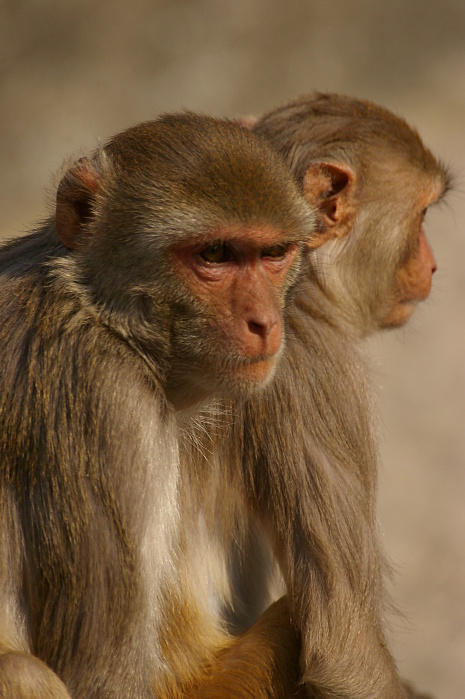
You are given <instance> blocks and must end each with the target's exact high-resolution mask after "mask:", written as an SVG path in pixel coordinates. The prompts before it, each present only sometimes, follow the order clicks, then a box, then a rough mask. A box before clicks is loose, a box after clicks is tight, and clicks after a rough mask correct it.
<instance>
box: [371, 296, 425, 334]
mask: <svg viewBox="0 0 465 699" xmlns="http://www.w3.org/2000/svg"><path fill="white" fill-rule="evenodd" d="M417 306H418V303H417V302H415V301H404V302H401V303H397V304H396V305H395V306H394V308H392V309H391V310H390V311H389V313H388V314H387V316H385V318H383V320H382V321H381V324H380V327H381V328H385V329H386V330H389V329H390V328H392V329H394V328H401V327H402V326H403V325H405V324H406V323H407V321H408V320H410V318H411V317H412V315H413V314H414V313H415V310H416V308H417Z"/></svg>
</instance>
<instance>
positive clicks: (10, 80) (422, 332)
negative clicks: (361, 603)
mask: <svg viewBox="0 0 465 699" xmlns="http://www.w3.org/2000/svg"><path fill="white" fill-rule="evenodd" d="M313 89H319V90H332V91H339V92H345V93H348V94H354V95H357V96H360V97H365V98H369V99H373V100H375V101H378V102H381V103H382V104H384V105H385V106H387V107H389V108H391V109H392V110H394V111H396V112H398V113H400V114H402V115H404V116H405V117H406V118H407V119H408V120H409V121H410V122H411V123H413V124H414V125H415V126H417V128H418V129H419V131H420V133H421V134H422V135H423V137H424V139H425V141H426V142H427V143H428V145H429V146H430V147H431V148H432V149H433V151H434V152H435V153H436V154H437V155H439V156H440V157H441V158H443V159H444V160H445V161H446V162H447V163H448V164H450V166H451V168H452V170H453V172H454V173H455V174H456V176H457V179H456V186H457V189H456V192H455V193H454V194H453V195H452V196H450V198H449V200H448V205H445V206H442V207H441V208H440V209H439V210H438V211H435V212H431V214H430V215H429V216H428V224H427V233H428V235H429V238H430V241H431V242H432V244H433V246H434V248H435V250H436V254H437V259H438V264H439V271H438V272H437V275H436V278H435V285H434V286H435V288H434V290H433V294H432V297H431V299H430V301H429V302H428V303H427V305H426V306H425V307H423V308H422V309H421V310H420V311H419V312H418V313H417V315H416V317H415V319H414V322H413V324H411V326H410V327H409V328H408V329H407V330H406V331H404V332H402V333H401V334H396V335H394V334H392V335H384V336H382V337H380V338H377V339H376V341H375V342H373V356H374V372H373V373H374V380H375V384H376V386H377V389H378V395H379V406H380V414H381V421H382V435H383V468H382V473H381V488H380V518H381V525H382V529H383V532H384V539H385V544H386V547H387V549H388V551H389V554H390V556H391V558H392V559H393V560H394V561H395V563H396V568H397V573H396V578H395V582H394V584H393V594H394V598H395V600H396V602H397V604H398V605H399V607H400V608H401V609H402V610H403V612H404V613H405V618H403V619H400V618H395V619H394V620H393V622H392V633H393V638H394V647H395V652H396V656H397V658H398V660H399V663H400V665H401V668H402V671H403V672H404V673H405V674H407V675H409V676H410V677H411V678H413V679H414V680H415V681H416V682H417V683H418V685H420V686H422V687H423V688H428V689H429V690H431V691H434V692H435V693H437V696H438V697H439V698H440V699H441V698H442V699H459V698H460V697H462V696H464V694H465V605H464V602H465V541H464V539H465V502H464V501H465V463H464V462H465V429H464V427H465V424H464V422H465V421H464V409H465V361H464V360H465V314H464V293H465V237H464V235H463V232H464V224H463V223H462V221H463V220H464V216H465V201H464V195H463V193H464V178H463V174H462V173H463V169H464V164H465V140H464V136H463V132H464V126H465V3H464V2H463V0H438V1H437V2H434V1H433V0H380V1H378V2H377V1H376V0H353V2H347V0H332V2H328V1H327V0H286V2H284V1H281V2H280V1H279V0H234V2H233V1H231V2H228V1H227V0H166V1H163V0H156V1H154V2H150V1H149V0H132V1H131V2H130V3H129V2H122V0H111V1H109V0H100V1H99V2H93V1H91V0H81V1H79V0H66V1H63V0H41V1H39V0H29V1H27V0H0V124H1V131H0V158H1V165H2V166H1V172H0V235H1V236H3V237H5V236H12V235H16V234H18V233H22V232H23V231H25V230H27V228H28V227H29V226H31V225H32V223H33V222H35V221H37V219H39V218H41V217H42V216H43V215H44V213H45V210H46V209H45V197H44V190H45V188H46V187H47V185H48V183H49V181H50V175H51V173H53V172H54V171H56V169H57V168H58V167H59V165H60V164H61V162H62V160H63V158H64V157H65V156H67V155H69V154H71V153H75V154H80V153H81V152H82V150H83V149H85V148H89V147H93V146H94V145H95V144H96V142H97V141H98V140H99V139H102V140H104V139H106V138H107V137H108V136H110V135H111V134H112V133H113V132H115V131H117V130H119V129H120V128H122V127H125V126H128V125H130V124H132V123H134V122H137V121H141V120H143V119H147V118H151V117H153V116H155V115H156V114H158V113H159V112H163V111H172V110H178V109H180V108H183V107H188V108H190V109H194V110H199V111H203V112H208V113H212V114H215V115H228V116H232V115H236V114H246V113H260V112H261V111H263V110H265V109H268V108H271V107H273V106H275V105H277V104H279V103H281V102H283V101H285V100H287V99H289V98H292V97H295V96H297V95H299V94H301V93H304V92H309V91H311V90H313Z"/></svg>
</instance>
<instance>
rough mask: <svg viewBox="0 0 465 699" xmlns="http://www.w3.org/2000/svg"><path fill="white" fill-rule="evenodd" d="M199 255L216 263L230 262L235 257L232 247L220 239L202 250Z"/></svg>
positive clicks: (206, 260)
mask: <svg viewBox="0 0 465 699" xmlns="http://www.w3.org/2000/svg"><path fill="white" fill-rule="evenodd" d="M199 255H200V257H201V258H202V260H205V262H209V263H210V264H215V265H218V264H222V263H224V262H230V261H231V260H232V259H234V254H233V251H232V250H231V248H230V247H229V246H228V245H226V243H223V242H221V241H220V240H219V241H218V242H215V243H212V244H211V245H209V246H208V247H206V248H204V249H203V250H201V251H200V252H199Z"/></svg>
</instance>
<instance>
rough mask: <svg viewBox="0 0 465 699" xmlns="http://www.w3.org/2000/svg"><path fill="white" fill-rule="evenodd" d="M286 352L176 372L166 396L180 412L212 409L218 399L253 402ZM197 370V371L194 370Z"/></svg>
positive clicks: (171, 378) (170, 381)
mask: <svg viewBox="0 0 465 699" xmlns="http://www.w3.org/2000/svg"><path fill="white" fill-rule="evenodd" d="M281 351H282V350H279V351H278V352H277V353H276V354H274V355H272V356H260V357H256V358H253V359H251V358H247V359H244V358H235V359H232V360H230V361H227V362H224V363H223V362H221V363H218V364H217V363H215V362H213V363H211V364H209V365H208V366H207V367H205V366H204V367H203V368H201V367H200V366H198V365H195V364H194V363H193V364H192V366H191V367H190V370H189V369H188V368H187V366H183V369H182V371H179V367H178V371H176V372H174V373H173V374H171V376H170V377H169V380H168V382H167V384H166V386H165V392H166V396H167V398H168V401H169V402H170V403H171V405H172V406H173V408H174V409H175V410H176V411H182V412H185V411H188V412H190V411H191V410H192V409H194V410H196V409H197V408H198V407H202V408H205V407H208V405H209V404H210V403H212V404H213V403H215V402H216V401H217V400H218V399H220V400H222V399H226V400H230V399H236V398H242V399H244V398H249V397H250V396H252V395H253V394H254V393H257V392H258V391H260V390H261V389H262V388H264V387H265V386H266V385H267V384H268V383H269V382H270V381H271V380H272V378H273V376H274V374H275V371H276V367H277V365H278V358H279V356H280V354H281ZM193 369H196V370H193Z"/></svg>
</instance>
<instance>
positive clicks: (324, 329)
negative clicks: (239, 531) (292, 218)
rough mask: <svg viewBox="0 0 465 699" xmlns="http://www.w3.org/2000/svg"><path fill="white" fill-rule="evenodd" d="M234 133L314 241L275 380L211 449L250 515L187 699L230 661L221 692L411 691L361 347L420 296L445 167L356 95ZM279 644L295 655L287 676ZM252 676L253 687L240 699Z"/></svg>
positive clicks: (382, 696) (205, 690)
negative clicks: (303, 210)
mask: <svg viewBox="0 0 465 699" xmlns="http://www.w3.org/2000/svg"><path fill="white" fill-rule="evenodd" d="M246 126H248V127H249V128H252V129H253V130H254V132H255V133H258V134H259V135H260V136H263V137H265V138H266V139H268V140H269V141H270V143H271V144H272V145H273V147H274V148H276V150H277V151H278V152H279V153H280V154H281V155H282V156H283V157H284V159H285V161H286V162H287V164H288V165H289V167H290V169H291V171H292V173H293V174H294V176H295V178H296V180H297V183H298V185H299V187H300V189H301V191H302V193H303V195H304V197H305V198H306V200H307V201H308V202H309V203H310V204H312V205H313V206H314V207H315V208H316V210H317V220H318V224H317V226H318V228H319V230H320V233H321V235H320V238H319V243H320V245H319V247H314V248H313V249H311V250H309V251H308V253H307V254H306V258H305V270H306V271H305V273H304V274H303V276H302V277H301V279H300V280H299V282H298V285H297V287H296V291H295V293H294V295H293V297H292V300H291V303H290V304H289V305H288V306H287V308H286V311H285V317H286V321H287V344H286V349H285V352H284V356H283V358H282V359H281V362H280V364H279V366H278V369H277V372H276V375H275V377H274V380H273V382H271V383H270V384H269V385H268V386H267V387H265V389H264V391H262V392H260V393H259V394H256V395H254V396H252V397H250V399H247V400H246V401H245V403H243V404H241V405H236V406H235V409H234V410H233V411H232V414H233V421H232V422H233V425H232V430H231V434H230V436H229V437H228V439H224V438H223V440H222V443H221V445H220V448H219V449H218V455H217V458H218V459H219V460H220V461H221V460H222V461H223V462H224V463H229V462H230V463H233V464H235V467H234V468H236V469H240V468H242V470H243V474H244V476H243V477H244V479H245V483H246V486H245V492H246V493H249V504H248V510H249V511H251V512H253V513H254V518H255V521H254V522H252V528H251V530H250V531H251V534H250V541H249V542H247V536H244V538H243V540H242V543H241V547H240V550H239V552H237V551H236V552H235V555H233V556H232V558H231V560H232V563H231V567H232V569H233V570H232V573H231V572H230V575H231V576H232V578H235V577H237V578H238V580H239V582H238V584H237V588H236V592H235V595H234V594H233V600H232V605H233V609H232V611H231V610H229V612H228V614H229V616H228V620H229V622H230V624H231V627H232V628H233V630H234V632H235V633H236V635H237V638H236V642H235V644H234V645H233V646H232V647H231V648H229V649H227V650H226V651H225V652H224V653H223V654H222V655H221V656H220V657H219V658H218V662H217V665H216V667H214V669H213V670H212V672H211V674H210V677H209V680H208V682H206V683H205V685H203V686H201V687H200V688H199V689H198V691H197V693H196V694H195V699H201V698H202V699H204V698H206V697H209V698H210V699H211V698H212V697H223V696H224V697H226V696H228V693H227V691H225V687H228V686H229V685H228V682H229V681H230V680H229V677H228V675H227V670H228V668H229V666H230V665H231V664H232V663H234V668H235V682H236V685H237V684H240V683H241V679H242V677H243V676H244V679H243V681H242V685H241V687H242V694H241V690H240V689H238V688H237V686H236V685H234V688H235V692H236V693H235V694H234V696H241V697H242V696H255V697H262V696H263V697H268V696H273V697H282V698H283V699H284V697H290V696H294V694H296V695H297V693H300V692H303V696H309V697H312V698H315V699H322V698H327V699H329V698H331V699H333V698H335V697H341V698H342V697H344V699H371V698H372V697H378V698H379V699H401V698H402V697H407V696H409V697H419V696H422V697H424V696H425V695H419V694H418V693H416V692H415V690H413V689H412V688H411V687H410V686H409V685H408V684H407V683H406V682H403V681H402V680H401V679H400V678H399V675H398V672H397V669H396V665H395V661H394V659H393V657H392V655H391V653H390V651H389V648H388V644H387V641H386V634H385V629H384V621H383V617H384V614H385V609H386V607H387V604H388V600H387V595H386V592H385V585H384V578H385V576H386V575H387V574H388V566H387V564H386V561H385V558H384V554H383V551H382V548H381V546H380V543H379V537H378V532H377V522H376V487H377V462H378V453H377V440H376V429H375V424H374V417H373V415H374V409H373V406H372V399H371V392H370V387H369V381H368V378H367V371H366V361H365V359H364V354H363V346H362V342H363V339H364V338H366V337H367V336H369V335H371V334H373V333H374V332H378V331H383V330H387V329H391V328H396V327H401V326H403V325H404V324H405V323H406V322H407V321H408V320H409V318H410V317H411V316H412V314H413V313H414V311H415V309H416V307H417V305H418V303H420V302H421V301H423V300H425V299H426V298H427V296H428V295H429V292H430V289H431V283H432V276H433V274H434V272H435V271H436V261H435V258H434V254H433V252H432V249H431V248H430V246H429V243H428V241H427V239H426V235H425V232H424V223H423V222H424V218H425V215H426V211H427V209H428V208H429V207H430V206H432V205H434V204H435V203H436V202H438V201H440V200H442V198H443V197H444V196H445V194H446V193H447V191H448V190H449V189H450V187H451V175H450V173H449V172H448V170H447V168H446V167H445V166H444V165H443V164H442V163H440V162H439V161H438V160H437V159H436V158H435V157H434V156H433V155H432V153H431V152H430V151H429V150H428V149H427V148H426V147H425V146H424V145H423V143H422V141H421V139H420V137H419V135H418V134H417V132H416V131H415V130H413V129H412V128H411V127H410V126H408V124H407V123H406V122H405V121H404V120H403V119H401V118H399V117H397V116H395V115H393V114H392V113H391V112H389V111H387V110H386V109H384V108H382V107H379V106H377V105H375V104H372V103H370V102H366V101H362V100H358V99H354V98H349V97H344V96H339V95H334V94H321V93H315V94H313V95H309V96H304V97H302V98H300V99H298V100H295V101H293V102H290V103H288V104H286V105H284V106H283V107H280V108H277V109H275V110H273V111H271V112H270V113H268V114H265V115H264V116H263V117H261V118H259V119H258V120H256V121H252V122H249V123H248V124H246ZM231 468H233V467H231ZM223 469H224V467H223ZM214 521H215V519H214V518H212V522H214ZM270 546H271V557H272V559H274V561H275V562H276V563H277V564H278V566H279V569H280V573H281V575H282V578H283V588H282V592H284V591H285V592H286V595H287V596H286V598H282V599H281V600H280V602H279V603H276V604H275V605H273V607H270V609H269V610H268V611H267V612H265V613H264V614H263V615H262V616H259V615H260V612H263V610H264V609H266V607H267V605H268V604H270V602H272V601H273V599H276V596H277V595H278V594H279V593H277V592H276V589H275V588H274V587H273V585H272V582H273V578H272V577H269V580H268V577H267V576H268V568H267V565H266V563H267V561H268V559H269V555H270V553H269V548H270ZM261 549H263V553H261ZM257 552H258V553H257ZM234 556H236V557H234ZM257 561H258V564H257ZM262 562H263V570H260V565H261V563H262ZM238 571H239V572H238ZM234 605H235V608H234ZM257 617H258V620H257V621H255V623H253V624H252V626H250V628H248V630H247V631H244V629H245V628H246V627H248V626H249V625H250V624H251V623H252V622H254V620H255V619H257ZM277 632H278V633H282V634H283V636H282V637H283V642H282V644H281V645H280V644H279V643H277V642H276V633H277ZM254 633H256V635H257V638H256V646H254ZM289 633H290V634H291V635H290V637H289V635H288V634H289ZM267 636H268V637H269V638H270V643H269V646H268V655H267V652H266V650H265V647H264V641H263V639H264V638H266V637H267ZM242 639H244V648H243V649H242V648H241V643H242ZM289 647H290V648H299V649H300V674H299V673H297V674H298V676H299V681H298V682H297V683H295V677H296V670H295V659H293V656H292V652H291V655H290V656H289ZM286 654H287V655H286ZM283 658H286V660H285V663H287V664H288V667H289V672H288V678H287V679H288V683H287V684H286V679H285V677H282V676H281V675H280V676H279V682H277V683H275V684H273V681H274V680H273V679H272V678H273V673H274V671H275V669H276V667H278V666H280V663H282V662H283ZM285 674H286V673H285V670H284V675H285ZM250 675H253V677H252V678H251V677H250ZM270 678H271V679H270ZM251 681H253V682H255V683H256V685H258V687H256V686H255V685H254V687H255V688H254V691H253V692H252V693H248V683H249V682H251ZM299 695H300V694H299Z"/></svg>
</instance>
